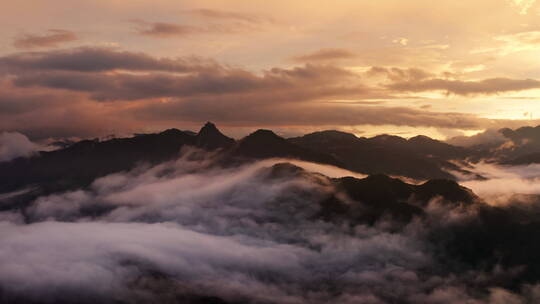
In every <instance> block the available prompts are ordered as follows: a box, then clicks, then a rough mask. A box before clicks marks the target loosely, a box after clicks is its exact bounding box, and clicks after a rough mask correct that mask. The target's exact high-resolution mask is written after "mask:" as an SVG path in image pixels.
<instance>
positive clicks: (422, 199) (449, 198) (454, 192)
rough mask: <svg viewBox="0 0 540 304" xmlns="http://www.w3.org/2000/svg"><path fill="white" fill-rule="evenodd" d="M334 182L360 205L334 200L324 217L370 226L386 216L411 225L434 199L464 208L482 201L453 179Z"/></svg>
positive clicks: (370, 178)
mask: <svg viewBox="0 0 540 304" xmlns="http://www.w3.org/2000/svg"><path fill="white" fill-rule="evenodd" d="M334 183H335V185H336V187H337V189H339V190H340V191H343V193H346V194H347V195H348V197H349V198H351V199H352V200H354V201H356V202H358V203H356V204H351V203H346V202H342V201H340V200H337V199H335V198H332V199H331V200H329V201H328V202H327V203H326V204H325V207H326V209H325V210H324V211H323V213H324V212H326V214H325V216H324V217H325V218H336V216H338V218H339V217H343V216H346V217H347V218H349V219H353V220H354V221H357V222H362V223H364V222H367V223H370V224H373V223H375V222H376V221H378V220H379V219H381V217H383V216H385V215H387V216H391V217H392V218H393V219H394V220H400V221H403V222H409V221H410V220H411V219H412V218H413V217H414V216H422V215H423V213H424V211H423V208H425V207H426V206H427V205H428V203H429V202H430V201H431V200H432V199H434V198H440V199H441V200H442V202H446V203H452V204H465V205H471V204H473V203H475V202H479V201H480V199H479V198H478V197H477V196H476V195H475V194H474V193H473V192H472V191H471V190H469V189H467V188H465V187H462V186H460V185H459V184H457V183H456V182H454V181H450V180H429V181H427V182H425V183H423V184H421V185H413V184H408V183H405V182H403V181H401V180H400V179H396V178H391V177H389V176H386V175H382V174H377V175H370V176H368V177H366V178H363V179H357V178H353V177H343V178H339V179H334ZM332 204H334V205H332ZM336 210H337V211H336Z"/></svg>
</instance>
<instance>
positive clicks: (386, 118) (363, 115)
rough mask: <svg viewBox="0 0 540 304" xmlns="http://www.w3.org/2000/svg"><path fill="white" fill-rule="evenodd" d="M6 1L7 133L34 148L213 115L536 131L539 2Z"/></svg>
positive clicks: (280, 125) (314, 124) (411, 131)
mask: <svg viewBox="0 0 540 304" xmlns="http://www.w3.org/2000/svg"><path fill="white" fill-rule="evenodd" d="M53 7H54V9H53ZM0 8H1V11H2V13H0V14H2V17H3V18H2V21H1V22H0V26H2V30H1V33H2V34H1V35H0V42H2V43H1V44H0V45H2V47H0V89H1V90H2V91H3V96H2V98H1V99H0V108H1V109H3V111H2V112H0V115H1V116H0V130H3V131H10V132H20V133H22V134H25V135H26V136H28V137H29V138H30V139H32V140H42V139H45V138H56V139H60V138H69V137H79V138H90V137H101V136H106V135H109V134H132V133H145V132H156V131H159V130H163V129H167V128H178V129H192V128H193V127H194V126H196V125H198V124H199V123H200V122H203V121H205V120H208V119H209V120H212V121H215V122H216V123H217V124H219V125H220V126H221V127H222V129H223V130H226V131H227V133H229V134H231V135H232V136H234V137H240V136H243V135H246V134H247V130H252V129H259V128H266V129H273V130H281V131H279V132H281V134H294V135H298V134H305V133H310V132H314V131H320V130H326V129H336V130H340V131H345V132H349V133H353V134H355V135H357V136H362V134H367V136H373V135H375V134H383V133H384V134H391V135H400V136H404V137H412V136H415V135H426V136H429V137H432V138H435V139H439V140H447V139H449V138H452V137H455V136H471V135H476V134H479V133H482V132H485V131H486V130H496V129H500V128H505V127H508V128H512V129H515V128H518V127H521V126H535V125H540V119H538V118H536V117H537V116H536V115H535V113H540V106H538V102H537V100H538V99H539V98H540V80H538V79H539V78H540V74H538V72H537V71H538V70H540V69H538V67H536V60H534V59H535V58H536V53H537V52H538V50H539V49H540V47H539V45H538V44H537V40H538V39H539V37H540V21H539V20H540V18H538V15H539V14H540V4H539V3H538V2H537V1H535V0H526V1H524V0H495V1H493V0H489V1H488V0H477V1H473V2H471V3H455V1H446V0H445V1H439V2H438V3H437V4H434V3H432V2H429V1H426V0H415V1H407V2H406V3H405V2H402V1H396V0H388V1H385V2H381V3H370V2H365V1H343V2H340V3H339V5H328V4H326V3H325V2H323V1H320V2H310V3H309V4H306V3H294V4H292V3H289V2H283V1H277V2H272V3H265V2H263V1H258V2H253V1H235V2H234V3H225V2H223V1H217V0H208V1H202V2H201V1H197V2H191V1H184V2H177V1H169V0H162V1H158V2H149V1H143V0H140V1H135V2H129V3H120V2H117V1H112V2H111V1H77V2H73V1H65V0H57V1H55V4H54V5H50V2H49V1H45V0H38V1H35V0H34V1H30V0H23V1H18V2H17V3H7V2H6V3H3V4H2V5H1V6H0ZM425 8H429V9H427V10H426V9H425ZM485 9H489V11H490V13H489V14H484V13H483V12H484V11H485ZM83 11H84V14H83V15H81V14H75V15H77V16H78V17H77V18H74V14H73V12H83ZM430 11H433V12H435V14H436V15H432V14H431V13H430ZM149 12H151V13H149ZM297 14H301V15H302V18H296V17H295V16H296V15H297ZM95 20H98V22H99V26H96V23H95ZM494 20H504V21H505V22H495V21H494ZM254 41H257V43H254ZM238 109H241V111H239V110H238Z"/></svg>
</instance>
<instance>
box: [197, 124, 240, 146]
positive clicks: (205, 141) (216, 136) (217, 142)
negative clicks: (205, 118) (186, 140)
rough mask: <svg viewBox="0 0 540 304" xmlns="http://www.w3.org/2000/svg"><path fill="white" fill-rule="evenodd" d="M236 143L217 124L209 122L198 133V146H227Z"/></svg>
mask: <svg viewBox="0 0 540 304" xmlns="http://www.w3.org/2000/svg"><path fill="white" fill-rule="evenodd" d="M233 143H234V139H232V138H230V137H227V136H225V135H224V134H223V133H221V131H219V129H218V128H217V127H216V125H215V124H213V123H211V122H207V123H206V124H204V126H203V127H202V128H201V130H200V131H199V133H198V134H197V146H199V147H202V148H207V149H217V148H225V147H228V146H230V145H232V144H233Z"/></svg>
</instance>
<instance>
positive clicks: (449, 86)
mask: <svg viewBox="0 0 540 304" xmlns="http://www.w3.org/2000/svg"><path fill="white" fill-rule="evenodd" d="M387 87H388V88H389V89H391V90H395V91H401V92H425V91H444V92H446V93H447V94H456V95H475V94H486V95H489V94H499V93H505V92H513V91H523V90H531V89H537V88H540V81H538V80H535V79H509V78H490V79H483V80H478V81H463V80H449V79H440V78H434V79H427V80H419V81H415V80H413V81H398V82H394V83H391V84H389V85H388V86H387Z"/></svg>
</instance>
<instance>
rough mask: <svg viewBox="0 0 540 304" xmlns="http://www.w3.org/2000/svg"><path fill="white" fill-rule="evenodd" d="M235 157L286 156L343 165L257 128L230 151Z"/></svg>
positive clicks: (314, 150) (323, 154) (268, 131)
mask: <svg viewBox="0 0 540 304" xmlns="http://www.w3.org/2000/svg"><path fill="white" fill-rule="evenodd" d="M230 153H231V155H233V156H236V157H247V158H255V159H263V158H273V157H283V158H285V157H288V158H296V159H300V160H305V161H312V162H318V163H323V164H329V165H335V166H343V165H342V164H341V163H340V162H339V161H338V160H337V159H335V158H334V157H332V156H331V155H328V154H326V153H324V152H322V153H321V152H319V151H318V150H317V149H309V148H305V147H302V146H299V145H296V144H294V143H292V142H290V141H288V140H286V139H285V138H283V137H280V136H278V135H277V134H275V133H274V132H272V131H270V130H262V129H261V130H257V131H255V132H253V133H251V134H249V135H248V136H246V137H245V138H243V139H241V140H240V141H239V142H238V143H237V144H236V146H235V147H234V148H233V149H232V151H231V152H230Z"/></svg>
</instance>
